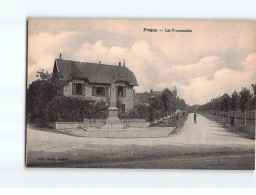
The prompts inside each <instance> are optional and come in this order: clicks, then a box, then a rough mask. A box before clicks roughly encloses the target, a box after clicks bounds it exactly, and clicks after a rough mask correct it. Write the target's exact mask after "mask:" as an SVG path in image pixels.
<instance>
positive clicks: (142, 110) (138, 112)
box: [118, 105, 149, 121]
mask: <svg viewBox="0 0 256 195" xmlns="http://www.w3.org/2000/svg"><path fill="white" fill-rule="evenodd" d="M118 117H119V118H120V119H145V120H146V121H148V120H149V107H148V106H145V105H135V106H134V108H133V109H131V110H130V111H129V112H119V113H118Z"/></svg>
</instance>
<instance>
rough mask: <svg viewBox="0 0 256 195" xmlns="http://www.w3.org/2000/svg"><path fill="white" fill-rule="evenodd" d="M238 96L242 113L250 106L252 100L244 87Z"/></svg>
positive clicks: (248, 91)
mask: <svg viewBox="0 0 256 195" xmlns="http://www.w3.org/2000/svg"><path fill="white" fill-rule="evenodd" d="M239 95H240V99H239V101H240V105H241V109H242V111H244V110H245V109H246V108H247V107H248V106H249V104H250V100H251V98H252V95H251V93H250V90H249V89H247V88H246V87H243V88H242V90H241V91H240V92H239Z"/></svg>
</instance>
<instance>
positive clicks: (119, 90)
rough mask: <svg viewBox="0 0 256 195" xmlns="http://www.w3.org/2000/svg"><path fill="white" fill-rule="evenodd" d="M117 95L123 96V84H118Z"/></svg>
mask: <svg viewBox="0 0 256 195" xmlns="http://www.w3.org/2000/svg"><path fill="white" fill-rule="evenodd" d="M117 96H118V97H123V96H124V87H123V86H118V87H117Z"/></svg>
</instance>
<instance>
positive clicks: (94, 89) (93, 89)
mask: <svg viewBox="0 0 256 195" xmlns="http://www.w3.org/2000/svg"><path fill="white" fill-rule="evenodd" d="M92 96H96V87H92Z"/></svg>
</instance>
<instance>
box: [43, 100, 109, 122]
mask: <svg viewBox="0 0 256 195" xmlns="http://www.w3.org/2000/svg"><path fill="white" fill-rule="evenodd" d="M47 110H48V116H49V121H50V122H56V121H57V122H64V121H65V122H82V121H83V119H84V118H106V117H107V115H106V114H107V112H106V111H107V105H106V103H105V102H100V103H98V104H92V103H90V102H88V101H85V100H82V99H78V98H71V97H66V96H55V97H54V98H53V99H52V101H51V102H50V104H49V105H48V107H47Z"/></svg>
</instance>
